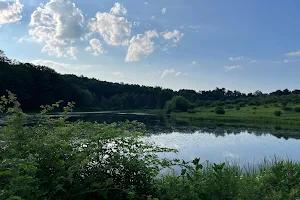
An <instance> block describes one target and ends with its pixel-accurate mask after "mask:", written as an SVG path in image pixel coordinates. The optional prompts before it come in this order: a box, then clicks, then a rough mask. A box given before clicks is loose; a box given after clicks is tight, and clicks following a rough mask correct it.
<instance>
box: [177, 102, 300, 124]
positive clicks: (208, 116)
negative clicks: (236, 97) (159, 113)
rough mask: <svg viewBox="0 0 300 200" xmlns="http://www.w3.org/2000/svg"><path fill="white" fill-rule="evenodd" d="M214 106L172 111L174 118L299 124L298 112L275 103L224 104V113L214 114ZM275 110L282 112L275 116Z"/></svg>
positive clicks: (291, 106) (293, 106)
mask: <svg viewBox="0 0 300 200" xmlns="http://www.w3.org/2000/svg"><path fill="white" fill-rule="evenodd" d="M296 107H300V105H298V106H297V105H290V107H289V108H292V109H294V108H296ZM215 109H216V107H198V108H195V109H193V110H190V111H189V112H179V113H172V114H171V116H172V117H173V118H175V119H178V120H180V119H188V120H199V121H201V120H202V121H204V120H206V121H216V122H232V123H259V124H262V123H265V124H274V125H276V124H283V125H293V126H300V113H299V112H296V111H294V110H292V111H285V110H284V107H282V106H277V105H264V106H245V107H235V106H225V107H224V109H225V114H223V115H222V114H216V113H215ZM275 111H280V112H281V113H282V114H281V115H280V116H276V115H275V114H274V113H275Z"/></svg>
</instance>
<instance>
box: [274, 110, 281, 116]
mask: <svg viewBox="0 0 300 200" xmlns="http://www.w3.org/2000/svg"><path fill="white" fill-rule="evenodd" d="M281 114H282V112H281V111H275V112H274V115H275V116H281Z"/></svg>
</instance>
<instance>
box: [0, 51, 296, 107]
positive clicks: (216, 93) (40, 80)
mask: <svg viewBox="0 0 300 200" xmlns="http://www.w3.org/2000/svg"><path fill="white" fill-rule="evenodd" d="M0 80H1V81H0V95H1V96H2V95H4V94H6V93H7V92H6V91H7V90H9V91H11V92H13V93H15V94H16V95H17V96H18V99H19V101H20V103H21V105H22V108H23V109H37V108H39V107H40V105H46V104H51V103H53V102H56V101H58V100H64V101H65V102H68V101H74V102H76V107H77V108H97V109H102V110H105V109H109V110H113V109H114V110H115V109H161V108H163V107H164V105H165V103H166V102H167V101H168V100H170V99H172V98H173V97H174V96H183V97H184V98H186V99H187V100H189V101H190V102H192V103H193V104H194V105H195V106H219V105H221V106H222V105H224V104H249V105H262V104H269V103H281V104H286V103H288V102H294V103H300V90H294V91H290V90H288V89H285V90H283V91H282V90H277V91H275V92H272V93H269V94H264V93H262V92H260V91H256V92H254V93H249V94H245V93H241V92H239V91H236V90H235V91H230V90H226V89H225V88H216V89H215V90H208V91H194V90H186V89H182V90H179V91H173V90H171V89H163V88H161V87H148V86H140V85H130V84H122V83H111V82H106V81H100V80H97V79H95V78H92V79H90V78H87V77H84V76H80V77H78V76H75V75H71V74H68V75H61V74H59V73H57V72H55V71H54V70H53V69H51V68H48V67H46V66H36V65H33V64H30V63H21V62H18V61H15V60H11V59H9V58H7V56H6V55H5V53H4V52H3V51H1V50H0Z"/></svg>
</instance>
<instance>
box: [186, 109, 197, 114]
mask: <svg viewBox="0 0 300 200" xmlns="http://www.w3.org/2000/svg"><path fill="white" fill-rule="evenodd" d="M187 112H188V113H196V110H194V109H188V111H187Z"/></svg>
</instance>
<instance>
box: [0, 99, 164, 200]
mask: <svg viewBox="0 0 300 200" xmlns="http://www.w3.org/2000/svg"><path fill="white" fill-rule="evenodd" d="M58 106H59V103H56V104H53V105H52V106H44V107H43V111H42V112H41V114H40V115H38V116H36V117H35V118H34V120H35V123H34V124H32V125H31V126H26V121H27V120H28V116H27V115H26V114H24V113H23V112H22V110H21V109H20V105H19V103H18V102H17V101H16V97H15V96H14V95H13V94H11V93H9V95H8V97H2V98H1V101H0V112H2V113H6V118H5V120H4V121H5V126H2V127H0V144H1V145H0V160H1V162H0V191H1V192H0V199H48V200H51V199H112V200H117V199H146V197H147V196H148V195H151V194H152V193H153V190H154V181H155V178H156V176H157V175H158V173H159V168H161V167H163V166H166V165H168V161H165V160H160V159H159V158H158V156H157V153H158V152H166V151H170V150H169V149H165V148H159V147H157V146H153V145H152V144H149V143H147V142H142V141H141V140H140V138H139V137H140V136H141V135H143V134H144V126H143V125H142V124H140V123H137V122H132V123H129V122H124V123H113V124H97V123H89V122H81V121H78V122H73V123H72V122H68V121H66V119H67V113H68V112H69V111H70V110H71V109H72V107H73V103H69V104H68V105H67V106H66V107H65V108H64V113H65V115H64V116H62V117H60V118H58V119H53V118H50V117H49V116H47V115H46V113H47V112H49V111H51V110H53V109H54V108H55V107H58ZM7 107H8V108H7ZM6 108H7V109H6ZM30 120H31V121H32V120H33V118H31V119H30Z"/></svg>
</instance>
